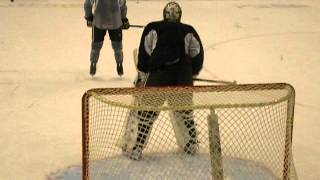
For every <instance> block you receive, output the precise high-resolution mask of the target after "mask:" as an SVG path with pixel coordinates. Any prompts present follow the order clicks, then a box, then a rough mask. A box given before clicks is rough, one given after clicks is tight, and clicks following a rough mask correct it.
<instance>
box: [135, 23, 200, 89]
mask: <svg viewBox="0 0 320 180" xmlns="http://www.w3.org/2000/svg"><path fill="white" fill-rule="evenodd" d="M202 65H203V47H202V43H201V40H200V38H199V36H198V34H197V32H196V31H195V29H194V28H193V27H192V26H190V25H187V24H183V23H178V22H167V21H157V22H151V23H149V24H148V25H147V26H146V27H145V29H144V31H143V34H142V37H141V41H140V46H139V55H138V69H139V70H140V71H143V72H145V73H149V77H148V80H147V82H146V85H147V86H167V85H168V86H171V85H192V84H193V81H192V76H193V75H197V74H198V73H199V72H200V70H201V68H202Z"/></svg>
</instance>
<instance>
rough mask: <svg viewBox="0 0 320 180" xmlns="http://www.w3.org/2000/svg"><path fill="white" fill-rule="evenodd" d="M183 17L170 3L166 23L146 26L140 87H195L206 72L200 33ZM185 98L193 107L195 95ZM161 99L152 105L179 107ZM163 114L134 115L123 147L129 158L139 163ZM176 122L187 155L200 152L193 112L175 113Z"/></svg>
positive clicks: (138, 78) (141, 45) (179, 141)
mask: <svg viewBox="0 0 320 180" xmlns="http://www.w3.org/2000/svg"><path fill="white" fill-rule="evenodd" d="M181 15H182V11H181V8H180V6H179V4H178V3H176V2H169V3H168V4H166V5H165V7H164V9H163V20H162V21H157V22H151V23H149V24H148V25H147V26H146V27H145V29H144V31H143V34H142V37H141V41H140V46H139V52H138V65H137V66H138V70H139V71H141V72H139V74H138V77H137V79H136V81H135V83H136V86H138V87H141V86H146V87H148V86H193V80H192V79H193V77H194V76H197V75H198V74H199V72H200V70H201V69H202V65H203V47H202V43H201V40H200V38H199V36H198V34H197V32H196V30H195V29H194V28H193V27H192V26H191V25H187V24H183V23H181V22H180V20H181ZM182 96H183V97H182V99H184V101H185V103H186V105H187V104H192V94H183V95H182ZM149 98H150V97H149ZM151 98H152V97H151ZM160 99H161V100H160V101H159V102H157V103H154V104H152V105H154V106H161V105H162V104H163V103H164V102H165V101H166V100H167V101H168V103H169V105H171V106H174V105H175V101H173V100H172V99H170V98H166V97H161V98H160ZM143 101H144V102H149V103H150V101H148V97H143ZM141 103H143V102H141ZM159 113H160V112H155V111H138V112H136V113H135V115H131V116H130V117H132V118H131V122H129V125H128V126H127V132H128V133H126V134H125V136H126V137H125V139H126V141H127V142H126V144H125V146H124V147H123V149H124V151H125V154H126V155H127V156H129V157H130V158H132V159H136V160H137V159H140V158H141V156H142V150H143V149H144V148H145V146H146V144H147V142H148V139H149V136H150V133H151V130H152V125H153V123H154V121H155V120H156V119H157V117H158V115H159ZM134 119H136V120H134ZM134 121H137V122H136V123H135V122H134ZM172 123H173V127H174V131H175V135H176V139H177V143H178V145H179V147H180V148H181V149H182V150H183V151H184V152H185V153H187V154H191V155H192V154H194V153H196V150H197V147H198V145H197V143H198V142H197V132H196V126H195V122H194V120H193V111H192V110H186V111H175V112H173V115H172ZM130 125H131V127H130ZM128 128H129V130H128ZM129 132H131V133H129Z"/></svg>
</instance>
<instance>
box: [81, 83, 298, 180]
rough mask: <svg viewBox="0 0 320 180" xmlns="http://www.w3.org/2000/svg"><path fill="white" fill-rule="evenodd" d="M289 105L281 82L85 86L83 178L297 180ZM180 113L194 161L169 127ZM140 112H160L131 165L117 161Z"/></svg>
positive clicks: (290, 94)
mask: <svg viewBox="0 0 320 180" xmlns="http://www.w3.org/2000/svg"><path fill="white" fill-rule="evenodd" d="M186 97H192V98H191V99H192V103H188V102H186V99H190V98H186ZM164 99H165V103H164V104H162V102H163V101H164ZM169 99H170V101H171V102H170V103H168V100H169ZM294 104H295V91H294V88H293V87H292V86H291V85H289V84H286V83H270V84H241V85H219V86H193V87H148V88H97V89H90V90H88V91H87V92H86V93H85V94H84V95H83V98H82V148H83V150H82V155H83V157H82V160H83V168H82V170H83V180H89V179H90V180H93V179H215V180H216V179H219V180H221V179H246V180H249V179H252V180H256V179H283V180H288V179H298V178H297V175H296V171H295V168H294V164H293V158H292V149H291V147H292V129H293V118H294V117H293V115H294ZM185 110H187V111H190V110H192V116H193V119H194V122H195V125H196V132H197V139H198V141H197V142H198V149H197V153H196V154H195V155H194V156H192V155H188V154H185V153H184V152H183V149H182V148H179V147H180V146H179V141H178V140H179V139H178V136H177V135H178V134H177V133H179V132H177V131H175V126H174V123H172V122H173V119H174V117H173V116H172V113H173V112H181V111H185ZM142 111H148V112H151V111H152V112H160V113H159V115H158V117H157V120H156V121H155V122H154V124H153V127H152V132H151V134H150V137H149V142H148V143H147V145H146V147H145V148H144V150H143V154H142V159H141V160H139V161H135V160H131V159H129V158H127V157H125V156H124V154H123V152H122V149H123V145H124V144H125V142H123V137H124V134H126V133H130V132H131V131H130V130H128V127H130V126H131V125H132V124H131V121H130V123H128V122H129V119H132V118H133V117H136V116H135V114H138V113H137V112H142ZM136 121H138V122H139V118H136ZM132 126H133V125H132ZM180 133H181V132H180ZM143 163H145V164H144V165H143ZM192 165H194V166H192Z"/></svg>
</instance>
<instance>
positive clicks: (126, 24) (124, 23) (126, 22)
mask: <svg viewBox="0 0 320 180" xmlns="http://www.w3.org/2000/svg"><path fill="white" fill-rule="evenodd" d="M129 28H130V23H129V20H128V18H124V19H122V29H129Z"/></svg>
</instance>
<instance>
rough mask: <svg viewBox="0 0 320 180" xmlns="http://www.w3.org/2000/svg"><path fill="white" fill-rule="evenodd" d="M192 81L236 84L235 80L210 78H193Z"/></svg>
mask: <svg viewBox="0 0 320 180" xmlns="http://www.w3.org/2000/svg"><path fill="white" fill-rule="evenodd" d="M193 80H194V81H202V82H210V83H221V84H237V81H224V80H212V79H201V78H193Z"/></svg>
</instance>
